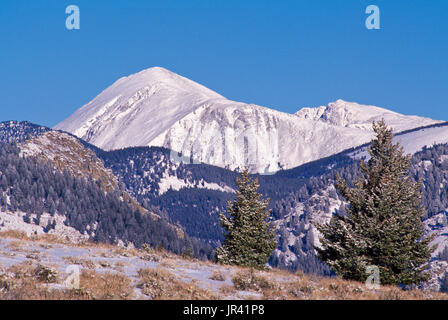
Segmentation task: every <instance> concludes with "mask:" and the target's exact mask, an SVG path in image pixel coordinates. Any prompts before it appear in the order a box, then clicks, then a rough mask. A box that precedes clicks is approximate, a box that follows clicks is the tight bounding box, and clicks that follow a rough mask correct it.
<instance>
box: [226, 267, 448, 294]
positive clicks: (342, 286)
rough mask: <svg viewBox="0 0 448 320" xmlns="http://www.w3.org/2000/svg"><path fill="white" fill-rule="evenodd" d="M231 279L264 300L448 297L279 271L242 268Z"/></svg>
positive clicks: (239, 287) (240, 288) (235, 284)
mask: <svg viewBox="0 0 448 320" xmlns="http://www.w3.org/2000/svg"><path fill="white" fill-rule="evenodd" d="M279 279H282V281H279ZM285 279H287V281H284V280H285ZM232 280H233V282H234V287H235V289H237V290H253V291H258V292H261V293H262V294H263V299H265V300H279V299H282V300H428V299H430V300H448V295H447V294H444V293H440V292H429V291H422V290H406V291H405V290H402V289H400V288H398V287H396V286H381V287H380V288H379V289H377V290H375V289H368V288H367V287H366V286H365V284H364V283H360V282H356V281H347V280H343V279H341V278H328V277H320V276H316V275H305V274H302V273H298V274H295V275H293V274H288V273H285V271H279V270H272V271H270V272H262V271H258V273H257V272H253V271H252V270H247V269H242V270H240V271H239V272H237V274H236V276H234V278H233V279H232Z"/></svg>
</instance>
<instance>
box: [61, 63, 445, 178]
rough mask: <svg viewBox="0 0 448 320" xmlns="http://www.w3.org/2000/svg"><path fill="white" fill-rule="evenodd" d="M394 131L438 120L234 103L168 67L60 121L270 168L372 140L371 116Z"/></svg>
mask: <svg viewBox="0 0 448 320" xmlns="http://www.w3.org/2000/svg"><path fill="white" fill-rule="evenodd" d="M381 117H384V118H385V119H386V121H388V123H389V124H390V125H391V126H392V127H394V129H395V130H396V131H401V130H406V129H411V128H416V127H420V126H424V125H428V124H432V123H436V122H437V121H434V120H431V119H427V118H420V117H416V116H404V115H401V114H398V113H395V112H391V111H388V110H386V109H381V108H378V107H373V106H362V105H359V104H356V103H348V102H345V101H342V100H338V101H337V102H335V103H332V104H329V106H328V107H319V108H316V109H312V108H305V109H302V110H300V111H299V112H298V113H296V114H295V115H293V114H288V113H283V112H279V111H275V110H272V109H268V108H265V107H261V106H257V105H253V104H246V103H242V102H235V101H231V100H228V99H226V98H224V97H223V96H221V95H219V94H217V93H215V92H213V91H211V90H209V89H207V88H205V87H204V86H202V85H200V84H197V83H195V82H193V81H191V80H189V79H186V78H184V77H182V76H179V75H177V74H175V73H173V72H170V71H168V70H166V69H163V68H159V67H156V68H150V69H147V70H144V71H141V72H139V73H137V74H134V75H131V76H129V77H124V78H121V79H119V80H118V81H117V82H115V83H114V84H113V85H112V86H110V87H109V88H107V89H106V90H105V91H103V92H102V93H101V94H100V95H98V96H97V97H96V98H95V99H93V100H92V101H91V102H89V103H88V104H87V105H85V106H83V107H82V108H81V109H79V110H78V111H76V112H75V113H74V114H73V115H72V116H70V117H69V118H68V119H66V120H64V121H63V122H61V123H59V124H58V125H56V126H55V129H60V130H65V131H68V132H71V133H73V134H75V135H76V136H78V137H80V138H82V139H84V140H86V141H87V142H89V143H91V144H94V145H96V146H97V147H100V148H102V149H105V150H114V149H121V148H125V147H132V146H162V147H166V148H169V149H171V150H173V151H174V152H173V154H172V156H173V157H174V158H175V159H178V157H179V154H178V152H181V153H182V156H183V157H184V158H183V159H184V160H185V159H187V158H188V160H189V161H193V162H204V163H207V164H212V165H216V166H220V167H224V168H229V169H235V168H242V167H243V166H247V167H249V168H250V169H251V171H252V172H261V173H273V172H276V171H278V170H279V169H280V168H283V169H288V168H292V167H296V166H298V165H300V164H303V163H306V162H309V161H313V160H316V159H319V158H322V157H326V156H330V155H332V154H334V153H337V152H340V151H342V150H344V149H347V148H350V147H354V146H358V145H360V144H363V143H365V142H368V141H369V140H370V139H371V137H372V131H371V130H370V128H369V127H370V125H371V121H372V120H376V119H379V118H381Z"/></svg>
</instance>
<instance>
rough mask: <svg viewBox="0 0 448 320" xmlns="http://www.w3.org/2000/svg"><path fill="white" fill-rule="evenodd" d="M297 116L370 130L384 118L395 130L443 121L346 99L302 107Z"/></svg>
mask: <svg viewBox="0 0 448 320" xmlns="http://www.w3.org/2000/svg"><path fill="white" fill-rule="evenodd" d="M296 116H298V117H299V118H301V119H309V120H316V121H320V122H324V123H329V124H333V125H336V126H341V127H350V128H358V129H361V130H369V131H370V130H372V121H378V120H381V119H382V118H384V120H385V121H386V123H387V124H388V125H389V126H391V127H392V128H393V129H394V131H395V132H400V131H404V130H408V129H412V128H417V127H422V126H427V125H430V124H433V123H437V122H443V121H435V120H432V119H429V118H423V117H418V116H405V115H402V114H399V113H396V112H393V111H390V110H387V109H384V108H379V107H375V106H370V105H362V104H358V103H355V102H348V101H344V100H337V101H335V102H331V103H329V104H328V106H321V107H317V108H302V109H300V110H299V111H297V112H296Z"/></svg>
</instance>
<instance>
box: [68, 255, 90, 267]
mask: <svg viewBox="0 0 448 320" xmlns="http://www.w3.org/2000/svg"><path fill="white" fill-rule="evenodd" d="M63 260H64V261H65V262H67V263H68V264H75V265H80V266H83V267H84V268H87V269H95V263H94V262H93V261H92V260H89V259H83V258H79V257H64V258H63Z"/></svg>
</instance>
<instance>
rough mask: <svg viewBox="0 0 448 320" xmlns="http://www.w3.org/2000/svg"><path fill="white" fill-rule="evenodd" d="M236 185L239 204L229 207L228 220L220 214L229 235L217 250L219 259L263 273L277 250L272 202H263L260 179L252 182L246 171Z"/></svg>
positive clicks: (229, 204)
mask: <svg viewBox="0 0 448 320" xmlns="http://www.w3.org/2000/svg"><path fill="white" fill-rule="evenodd" d="M236 183H237V186H238V189H239V190H238V191H237V193H236V200H235V201H234V202H233V203H231V202H230V201H228V203H227V211H228V214H229V217H226V216H225V215H224V214H223V213H220V222H221V225H222V227H223V228H224V230H225V231H226V235H225V240H224V244H223V246H222V247H220V248H218V249H217V250H216V258H217V260H218V262H220V263H224V264H235V265H240V266H246V267H254V268H259V269H262V268H263V267H264V265H265V264H266V263H267V261H268V259H269V257H270V256H271V255H272V252H273V251H274V249H275V248H276V246H277V242H276V240H275V231H274V230H273V228H271V227H270V224H269V222H267V219H268V218H269V213H270V210H267V207H268V205H269V199H266V200H262V199H261V198H262V195H261V194H259V193H258V187H259V184H258V179H254V180H252V179H250V177H249V173H248V170H247V169H245V170H244V171H243V172H242V173H241V178H237V179H236Z"/></svg>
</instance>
